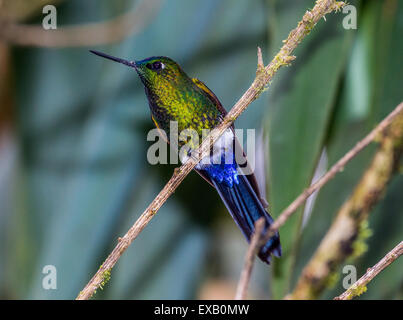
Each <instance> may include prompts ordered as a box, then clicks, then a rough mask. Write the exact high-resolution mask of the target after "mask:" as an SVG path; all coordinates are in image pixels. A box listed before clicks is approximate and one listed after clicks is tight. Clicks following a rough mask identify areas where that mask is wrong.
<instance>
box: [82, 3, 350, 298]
mask: <svg viewBox="0 0 403 320" xmlns="http://www.w3.org/2000/svg"><path fill="white" fill-rule="evenodd" d="M343 5H344V3H343V2H340V1H335V0H318V1H317V2H316V4H315V6H314V8H313V9H312V10H311V11H306V13H305V14H304V16H303V18H302V21H300V22H299V24H298V26H297V27H296V28H295V29H294V30H292V31H291V32H290V34H289V35H288V38H287V39H286V40H285V41H284V45H283V46H282V48H281V49H280V51H279V52H278V54H277V55H276V56H275V57H274V59H273V60H272V61H271V62H270V64H269V65H267V66H266V67H265V68H264V69H263V70H262V69H261V68H259V66H258V70H257V72H256V78H255V80H254V81H253V83H252V84H251V86H250V87H249V89H248V90H247V91H246V92H245V93H244V94H243V96H242V97H241V98H240V99H239V100H238V102H237V103H236V104H235V105H234V106H233V108H232V109H231V110H230V111H229V112H228V114H227V115H226V116H225V118H224V119H223V121H222V122H221V123H220V124H219V125H218V126H217V127H216V128H215V129H214V130H212V131H211V132H210V133H209V135H208V136H207V137H206V139H204V140H203V141H202V143H201V145H200V146H199V148H198V149H197V150H195V152H192V156H191V157H189V159H188V160H187V161H186V163H184V164H183V165H182V166H180V167H179V168H177V169H175V172H174V174H173V176H172V177H171V179H170V180H169V181H168V183H167V184H166V185H165V187H164V188H163V189H162V190H161V192H160V193H159V194H158V195H157V197H156V198H155V199H154V200H153V201H152V202H151V204H150V205H149V206H148V208H147V209H146V210H145V211H144V212H143V213H142V215H141V216H140V217H139V218H138V219H137V221H136V222H135V224H134V225H133V226H132V227H131V228H130V229H129V231H128V232H127V233H126V234H125V235H124V236H123V238H121V239H120V241H119V243H118V244H117V246H116V247H115V249H114V250H113V251H112V253H111V254H110V255H109V256H108V257H107V259H106V260H105V262H104V263H103V264H102V265H101V267H100V268H99V270H98V271H97V272H96V274H95V275H94V276H93V277H92V279H91V280H90V281H89V282H88V284H87V285H86V286H85V288H84V289H83V290H82V291H81V292H80V293H79V295H78V296H77V299H79V300H82V299H89V298H91V296H92V295H93V294H94V293H95V291H96V289H97V288H99V286H100V285H101V284H102V283H103V282H104V278H105V276H106V275H109V274H110V271H111V269H112V268H113V267H114V265H115V264H116V262H117V261H118V260H119V258H120V256H121V255H122V253H123V252H124V251H125V250H126V249H127V247H128V246H129V245H130V244H131V243H132V241H133V240H134V239H135V238H136V237H137V236H138V235H139V233H140V232H141V231H142V230H143V229H144V227H145V226H146V225H147V224H148V223H149V221H150V220H151V219H152V217H153V216H154V215H155V213H156V212H157V211H158V210H159V209H160V208H161V206H162V205H163V204H164V203H165V201H166V200H167V199H168V198H169V196H170V195H171V194H172V193H173V192H174V191H175V189H176V188H177V187H178V186H179V184H180V183H181V182H182V181H183V179H184V178H185V177H186V175H188V174H189V173H190V171H192V169H193V168H194V167H195V166H196V164H197V163H199V161H200V160H201V159H202V158H203V157H204V156H205V155H208V154H209V151H210V149H211V146H212V145H213V143H214V142H215V141H216V140H217V139H218V138H219V137H220V136H221V135H222V134H223V133H224V131H225V130H226V129H227V128H228V127H229V126H230V125H231V124H232V123H233V122H234V121H235V120H236V119H237V118H238V117H239V116H240V115H241V114H242V112H243V111H245V109H246V108H247V107H248V106H249V105H250V104H251V103H252V102H253V101H254V100H255V99H257V98H258V96H259V95H260V94H261V93H262V92H263V91H264V89H265V87H266V86H267V84H268V83H269V82H270V81H271V79H272V78H273V76H274V74H275V73H276V72H277V71H278V70H279V69H280V68H281V67H282V66H286V65H288V64H290V63H291V61H292V60H294V59H295V57H294V56H291V53H292V52H293V51H294V49H295V48H296V47H297V46H298V44H299V43H300V42H301V41H302V39H303V38H304V37H305V36H306V35H308V34H309V32H310V31H311V29H312V28H313V27H314V26H315V25H316V23H317V22H318V21H319V20H320V19H321V18H322V17H324V16H325V15H326V14H327V13H329V12H332V11H333V10H338V9H340V8H341V7H342V6H343ZM258 61H259V63H260V62H261V61H263V59H262V56H261V51H260V50H258Z"/></svg>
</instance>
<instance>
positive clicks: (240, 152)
mask: <svg viewBox="0 0 403 320" xmlns="http://www.w3.org/2000/svg"><path fill="white" fill-rule="evenodd" d="M245 131H246V132H245ZM210 132H211V130H210V129H203V130H202V133H201V136H200V134H199V133H198V132H197V131H196V130H193V129H191V128H188V129H185V130H183V131H181V132H180V133H179V132H178V123H177V122H176V121H171V122H170V127H169V133H168V134H169V139H168V136H167V133H166V132H165V131H163V130H161V129H152V130H150V131H149V132H148V134H147V141H152V142H154V143H153V144H152V145H151V146H150V147H149V148H148V150H147V160H148V162H149V163H150V164H152V165H156V164H168V163H170V164H178V163H179V162H182V163H184V162H186V160H187V159H188V158H189V157H192V156H193V157H196V156H197V155H196V154H195V151H196V149H197V148H198V147H199V146H200V145H201V143H202V142H203V141H204V140H205V139H207V138H208V136H209V134H210ZM245 137H246V141H245ZM168 140H169V145H168V144H167V141H168ZM244 142H245V152H244V149H243V147H242V146H243V145H244ZM255 147H256V146H255V129H247V130H243V129H235V130H232V129H227V130H226V131H225V132H224V133H223V135H222V136H221V137H220V138H218V139H217V140H216V142H215V143H214V145H213V147H212V149H211V152H210V154H209V155H207V156H204V157H202V159H201V161H200V163H199V165H198V166H199V168H202V167H203V166H205V165H210V164H233V163H235V162H236V164H237V165H238V173H239V174H244V175H248V174H251V173H253V171H254V168H255ZM246 154H247V155H248V159H246Z"/></svg>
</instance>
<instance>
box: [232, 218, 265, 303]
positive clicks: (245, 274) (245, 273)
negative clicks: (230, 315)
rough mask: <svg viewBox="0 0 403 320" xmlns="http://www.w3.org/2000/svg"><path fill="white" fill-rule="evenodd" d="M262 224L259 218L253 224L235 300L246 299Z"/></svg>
mask: <svg viewBox="0 0 403 320" xmlns="http://www.w3.org/2000/svg"><path fill="white" fill-rule="evenodd" d="M264 223H265V222H264V218H260V219H259V220H257V221H256V223H255V232H254V233H253V236H252V239H251V241H250V243H251V245H250V246H249V248H248V252H247V253H246V257H245V267H244V268H243V269H242V273H241V278H240V279H239V283H238V287H237V289H236V293H235V300H244V299H245V297H246V291H247V290H248V284H249V281H250V275H251V274H252V268H253V263H254V261H255V259H254V257H255V256H256V255H257V253H258V249H259V247H258V246H257V244H258V243H259V241H260V238H261V236H262V231H263V228H264Z"/></svg>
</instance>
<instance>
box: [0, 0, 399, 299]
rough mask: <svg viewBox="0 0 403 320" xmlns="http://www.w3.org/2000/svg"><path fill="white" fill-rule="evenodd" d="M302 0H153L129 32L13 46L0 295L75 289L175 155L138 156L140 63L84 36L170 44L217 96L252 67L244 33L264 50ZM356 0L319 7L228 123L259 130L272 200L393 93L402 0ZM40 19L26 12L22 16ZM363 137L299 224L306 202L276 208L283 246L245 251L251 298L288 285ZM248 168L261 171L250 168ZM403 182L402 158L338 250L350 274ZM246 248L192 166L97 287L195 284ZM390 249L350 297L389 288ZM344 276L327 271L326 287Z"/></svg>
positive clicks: (340, 194)
mask: <svg viewBox="0 0 403 320" xmlns="http://www.w3.org/2000/svg"><path fill="white" fill-rule="evenodd" d="M136 2H138V1H133V3H132V1H123V0H119V1H113V2H112V1H106V0H102V1H100V0H98V1H96V0H87V1H79V0H71V1H58V2H57V12H58V23H59V27H62V26H63V25H68V24H76V23H85V22H90V21H103V20H104V19H109V18H111V17H114V16H116V15H119V14H121V13H123V12H126V11H128V10H130V9H131V8H132V7H133V6H135V5H136ZM313 4H314V1H310V0H303V1H302V0H301V1H292V0H286V1H275V0H255V1H241V0H238V1H234V0H223V1H215V0H204V1H187V0H165V1H162V2H161V6H160V7H159V8H158V9H157V12H156V14H155V15H154V16H153V17H152V19H153V20H152V21H150V22H149V23H148V24H147V25H146V26H145V27H144V28H143V29H142V30H141V31H140V32H139V33H138V34H135V35H133V36H130V37H128V38H127V39H126V40H124V41H123V42H122V43H119V44H116V45H108V46H102V47H100V48H86V47H80V48H69V49H66V48H65V49H58V48H55V49H48V48H25V47H12V48H11V53H12V55H11V56H12V75H11V76H10V79H9V82H10V83H12V84H13V85H12V87H11V90H12V94H13V97H14V99H13V102H12V108H13V115H14V117H13V118H12V119H13V120H12V121H13V122H12V124H11V128H12V129H11V130H8V131H7V132H8V133H7V134H4V132H5V130H3V131H0V137H1V136H2V137H3V138H2V139H0V297H2V298H22V299H71V298H74V297H75V296H76V295H77V294H78V292H79V291H80V290H81V289H82V288H83V287H84V285H85V284H86V283H87V281H88V280H89V279H90V278H91V277H92V275H93V274H94V273H95V271H96V270H97V269H98V268H99V266H100V265H101V264H102V262H103V260H104V259H105V258H106V256H107V255H108V254H109V252H110V251H111V250H112V249H113V247H114V245H115V244H116V241H117V238H118V237H119V236H122V235H123V234H124V233H125V232H126V231H127V230H128V228H130V226H131V225H132V224H133V223H134V221H135V220H136V218H137V217H138V216H139V215H140V213H141V212H142V211H143V210H144V209H145V208H146V206H147V205H148V204H149V202H150V201H151V200H152V199H153V198H154V197H155V195H156V194H157V193H158V191H159V190H160V189H161V187H162V186H163V184H164V183H165V182H166V181H167V180H168V179H169V177H170V175H171V173H172V171H173V168H174V167H173V166H161V165H160V166H151V165H149V164H148V163H147V159H146V152H147V148H148V146H149V145H150V144H151V142H147V141H146V134H147V132H148V130H149V129H151V128H152V122H151V120H150V115H149V110H148V105H147V102H146V98H145V95H144V91H143V88H142V85H141V83H140V81H139V79H138V78H137V75H136V74H135V73H134V72H133V71H131V70H129V69H128V68H125V67H123V66H120V65H116V64H113V63H109V62H108V61H103V60H101V59H98V58H96V57H94V56H93V55H90V54H89V53H88V49H100V50H102V51H104V52H108V53H110V54H112V55H116V56H120V57H123V58H128V59H142V58H145V57H148V56H153V55H166V56H169V57H172V58H173V59H175V60H176V61H178V62H179V63H180V64H181V65H182V67H183V68H184V70H186V72H187V73H188V74H189V75H191V76H195V77H198V78H199V79H201V80H203V81H204V82H205V83H206V84H207V85H208V86H209V87H210V88H211V89H212V90H213V91H214V92H215V94H216V95H217V96H218V97H219V98H220V100H221V102H222V103H223V105H224V106H225V107H226V108H227V109H229V108H230V107H231V106H232V105H233V104H234V103H235V102H236V101H237V100H238V98H239V97H240V96H241V94H242V93H243V92H244V91H245V89H247V87H248V86H249V84H250V83H251V81H252V80H253V79H254V76H255V70H256V47H257V46H258V45H259V46H261V47H262V48H263V49H264V50H263V52H264V53H265V61H266V63H267V62H268V61H269V59H270V58H271V57H272V56H273V54H274V53H275V52H276V51H277V50H278V49H279V47H280V46H281V41H282V40H283V39H285V38H286V36H287V34H288V32H289V31H290V30H291V29H292V28H294V27H295V26H296V24H297V22H298V21H299V20H300V19H301V17H302V15H303V13H304V12H305V10H307V9H308V8H311V7H312V6H313ZM351 4H353V5H354V6H356V8H357V10H358V28H357V29H356V30H346V29H344V28H343V26H342V20H343V18H344V15H343V14H342V13H339V14H331V15H329V16H327V19H326V22H325V21H320V22H319V23H318V25H317V26H316V27H315V28H314V30H313V31H312V33H311V34H310V35H309V36H308V37H307V38H306V39H305V40H304V41H303V42H302V43H301V45H300V46H299V47H298V48H297V50H296V52H295V55H296V56H297V59H296V60H295V62H294V63H293V64H292V65H291V66H290V67H288V68H284V69H283V70H280V72H279V74H278V75H276V76H275V78H274V79H273V83H272V85H271V87H270V89H269V90H268V92H267V93H265V94H264V95H262V96H261V97H260V98H259V99H258V100H256V101H255V102H254V103H253V104H252V105H251V106H250V108H249V109H248V110H247V111H246V112H245V113H244V114H243V115H242V116H241V117H240V118H239V120H237V121H236V126H237V127H239V128H257V129H263V130H264V133H265V134H264V136H265V139H264V144H263V145H261V148H263V149H264V151H265V153H266V154H267V158H266V162H265V169H266V171H267V174H266V177H267V180H266V185H267V189H268V190H267V191H268V192H267V193H268V198H269V202H270V210H271V212H272V213H273V215H274V216H277V215H278V214H279V213H280V212H281V211H282V209H284V208H285V207H286V206H287V205H288V204H289V203H290V202H291V201H292V200H294V198H295V197H296V196H297V195H298V194H299V193H300V192H301V191H302V190H303V189H304V188H305V187H307V186H308V185H309V184H310V183H311V180H312V177H313V173H314V171H315V168H316V167H317V164H318V160H319V157H320V155H321V154H322V153H323V152H324V150H325V152H326V154H327V159H328V161H327V167H329V166H330V165H332V164H333V163H334V162H335V161H337V159H338V158H339V157H340V156H342V155H343V154H344V153H345V152H346V151H348V150H349V148H351V147H352V146H353V145H354V144H355V142H356V141H357V140H358V139H360V138H361V137H363V136H364V135H365V134H366V133H367V132H368V131H369V130H370V129H371V128H372V127H373V126H374V125H375V124H376V123H377V122H379V121H380V120H381V119H382V118H383V117H384V116H385V115H386V114H387V113H388V112H390V111H391V110H392V109H393V108H394V107H395V106H396V105H397V104H398V103H399V102H400V101H401V100H402V88H403V81H402V71H403V68H402V64H401V56H402V52H403V47H402V46H403V43H402V41H401V39H402V38H403V32H402V31H403V3H401V2H399V1H398V0H385V1H376V0H367V1H364V0H362V1H351ZM13 15H14V16H19V15H18V14H13ZM41 18H42V16H41V12H38V13H36V14H34V15H33V16H31V17H30V19H29V20H28V22H30V23H41ZM49 32H51V31H49ZM0 83H1V82H0ZM2 105H3V106H4V105H5V104H4V103H3V104H2ZM3 106H2V107H0V113H1V112H2V108H3ZM0 123H1V122H0ZM1 129H2V128H0V130H1ZM2 132H3V134H2ZM374 150H375V148H374V146H371V147H370V148H368V149H366V150H364V152H362V153H361V154H360V155H359V156H358V157H357V158H355V159H354V160H353V161H352V162H351V164H349V165H348V166H347V167H346V168H345V170H344V171H343V172H342V173H341V174H339V175H338V176H337V177H336V178H335V179H334V180H333V181H332V182H330V183H329V184H328V185H326V186H325V187H324V188H323V189H322V190H321V191H320V193H319V194H318V197H317V199H316V202H315V204H314V206H313V210H311V211H306V210H305V214H307V215H309V217H306V222H304V224H302V214H303V212H304V210H303V209H301V210H299V213H297V214H296V215H294V216H293V217H292V218H291V219H289V220H288V221H287V223H286V225H285V226H284V227H283V228H282V229H281V230H280V234H281V240H282V243H283V250H284V257H283V258H281V259H278V260H275V263H274V265H273V266H270V267H267V266H266V265H264V264H263V263H260V262H259V263H258V264H257V268H256V270H255V271H256V272H255V273H254V276H253V278H254V279H253V283H252V286H251V289H252V292H253V297H258V298H269V297H274V298H282V297H283V296H284V294H286V293H287V292H289V290H290V289H291V288H292V287H293V285H294V284H295V281H296V280H297V278H298V275H299V274H300V272H301V270H302V268H303V266H304V265H305V264H306V263H307V261H309V259H310V257H311V256H312V254H313V252H314V251H315V249H316V247H317V246H318V244H319V242H320V240H321V238H322V237H323V235H324V234H325V233H326V231H327V229H328V227H329V226H330V224H331V222H332V217H333V216H334V214H335V212H336V211H337V209H338V208H339V207H340V206H341V205H342V203H343V201H344V200H346V198H347V197H348V195H349V194H350V193H351V190H352V189H353V188H354V185H355V184H356V182H357V181H358V180H359V178H360V176H361V175H362V172H363V171H364V170H365V166H366V165H367V164H368V163H369V161H370V159H371V156H372V154H373V151H374ZM258 173H259V174H260V176H259V177H258V178H259V180H263V179H262V177H263V170H260V171H258ZM402 189H403V176H402V174H401V172H400V173H399V174H397V175H396V176H395V178H394V179H393V181H392V183H391V184H390V186H389V188H388V190H387V192H386V194H385V197H384V199H383V200H382V201H381V202H380V203H379V204H378V205H377V206H376V208H375V209H374V210H373V212H372V213H371V216H370V220H369V227H370V229H371V230H372V231H373V236H372V237H371V238H370V240H369V241H368V246H369V249H368V251H367V252H366V253H365V254H364V255H363V256H362V257H360V258H359V259H358V260H357V261H352V262H351V261H349V262H348V263H349V264H354V265H356V266H357V267H358V274H359V275H360V274H362V273H363V272H364V271H365V269H366V268H367V267H369V266H372V265H373V264H375V263H376V262H377V261H378V260H379V259H380V258H381V257H383V256H384V254H386V252H387V251H388V250H389V249H391V248H392V247H393V246H394V245H396V243H397V242H398V241H400V240H401V237H402V230H403V214H402V213H403V206H402ZM234 239H235V240H234ZM245 249H246V243H245V242H244V239H243V237H242V235H241V234H240V233H239V231H238V230H237V229H236V228H235V226H234V223H233V221H232V220H231V218H230V216H229V214H228V213H227V212H226V210H225V208H224V206H223V205H222V204H221V201H220V199H219V197H218V195H217V194H216V193H215V191H214V190H213V189H212V188H211V187H210V186H208V185H207V184H206V183H204V181H202V180H201V179H200V178H199V177H198V176H197V175H196V174H193V173H192V174H190V175H189V176H188V177H187V178H186V180H185V181H184V182H183V184H182V185H181V186H180V187H179V189H178V190H177V192H175V194H174V195H173V196H172V197H171V198H170V199H169V200H168V202H167V203H166V204H165V205H164V206H163V208H162V209H161V210H160V211H159V212H158V214H157V215H156V217H155V218H154V219H153V221H152V222H151V223H150V224H149V225H148V226H147V228H146V229H145V230H144V231H143V232H142V233H141V235H140V236H139V237H138V239H136V240H135V241H134V243H133V244H132V245H131V246H130V248H129V249H128V250H127V252H126V253H125V254H124V255H123V257H122V258H121V260H120V261H119V262H118V264H117V266H116V268H114V269H113V271H112V274H111V280H110V281H109V282H108V283H107V284H106V286H105V287H104V289H103V290H102V291H101V290H98V292H97V295H96V296H95V298H102V299H133V298H143V299H152V298H156V299H168V298H169V299H185V298H197V297H199V295H200V290H201V289H202V288H203V286H204V285H205V283H206V282H208V281H211V280H212V281H214V279H226V280H229V281H230V282H233V283H236V281H237V279H238V276H239V273H240V270H241V268H242V261H243V255H244V252H245ZM346 263H347V262H346ZM49 264H50V265H54V266H56V268H57V281H58V282H57V284H58V287H57V290H44V289H43V287H42V279H43V276H44V275H43V274H42V268H43V267H44V266H45V265H49ZM402 266H403V265H402V261H397V262H396V263H395V264H394V265H392V266H391V267H390V268H389V269H388V270H386V271H385V272H384V273H382V274H381V275H379V276H378V277H377V278H376V279H375V280H374V281H373V282H372V283H371V284H370V285H369V286H368V292H367V293H365V294H364V295H362V296H361V298H360V299H369V298H371V299H375V298H376V299H382V298H399V297H400V298H401V297H402V287H403V285H402V284H403V274H402V272H401V270H402ZM269 270H273V271H274V272H273V273H272V275H271V276H270V272H269ZM340 274H341V269H340ZM342 290H343V288H342V286H341V281H338V282H337V284H336V287H335V288H334V289H333V290H332V289H329V290H328V292H325V294H324V296H323V297H324V298H331V297H333V296H334V295H335V294H337V293H340V292H341V291H342ZM270 292H271V293H272V295H270ZM226 298H228V297H226Z"/></svg>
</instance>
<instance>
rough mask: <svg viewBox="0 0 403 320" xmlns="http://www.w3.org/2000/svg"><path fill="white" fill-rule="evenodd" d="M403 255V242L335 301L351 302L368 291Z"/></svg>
mask: <svg viewBox="0 0 403 320" xmlns="http://www.w3.org/2000/svg"><path fill="white" fill-rule="evenodd" d="M402 254H403V241H401V242H400V243H399V244H398V245H397V246H396V247H394V248H393V249H392V250H391V251H390V252H389V253H388V254H387V255H386V256H384V257H383V258H382V260H380V261H379V262H378V263H377V264H376V265H374V266H373V267H372V268H368V270H367V272H366V273H365V274H364V275H363V276H362V277H361V278H360V279H358V280H357V281H356V282H355V283H354V284H353V285H352V286H351V287H350V288H348V289H347V290H346V291H345V292H343V293H342V294H341V295H339V296H338V297H336V298H334V300H351V299H352V298H354V297H356V296H359V295H361V294H362V293H364V292H365V291H367V287H366V285H367V284H368V283H369V282H370V281H371V280H372V279H374V278H375V277H376V276H377V275H378V274H379V273H380V272H381V271H383V270H384V269H385V268H386V267H388V266H389V265H390V264H391V263H392V262H393V261H395V260H396V259H397V258H399V257H400V256H401V255H402Z"/></svg>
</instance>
